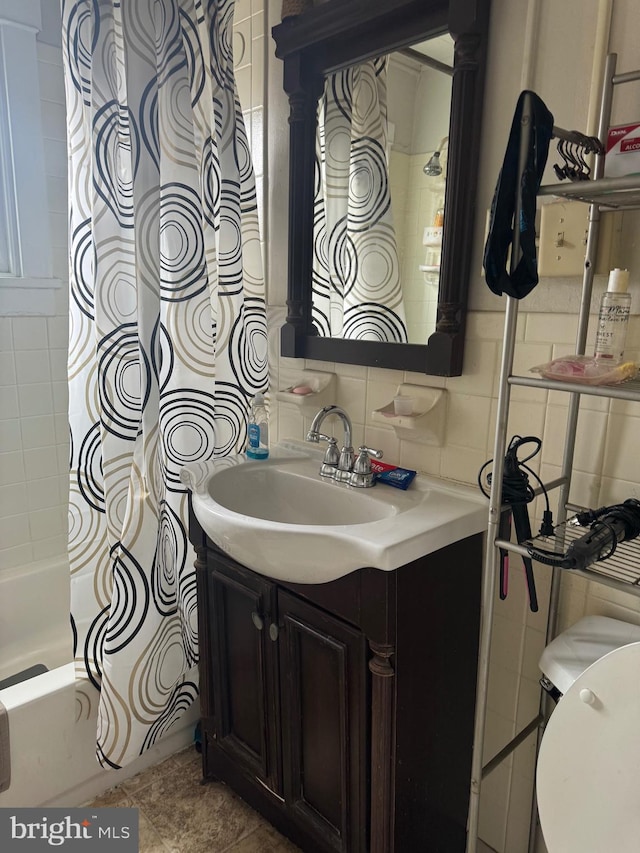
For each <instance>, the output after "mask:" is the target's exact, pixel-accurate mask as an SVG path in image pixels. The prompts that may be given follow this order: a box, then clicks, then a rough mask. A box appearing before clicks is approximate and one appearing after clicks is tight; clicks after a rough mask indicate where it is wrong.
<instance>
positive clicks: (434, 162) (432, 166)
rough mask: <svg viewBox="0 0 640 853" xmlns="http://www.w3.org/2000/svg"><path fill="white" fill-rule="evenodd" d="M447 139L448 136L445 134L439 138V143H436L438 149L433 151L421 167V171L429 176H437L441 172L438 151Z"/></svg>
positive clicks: (439, 151)
mask: <svg viewBox="0 0 640 853" xmlns="http://www.w3.org/2000/svg"><path fill="white" fill-rule="evenodd" d="M448 141H449V137H448V136H445V137H443V138H442V139H441V140H440V145H438V150H437V151H434V152H433V154H432V155H431V157H430V158H429V161H428V162H427V164H426V165H425V166H424V167H423V169H422V171H423V172H424V173H425V175H427V177H429V178H437V177H438V176H439V175H441V174H442V165H441V163H440V153H441V151H442V149H443V148H444V146H445V145H446V144H447V142H448Z"/></svg>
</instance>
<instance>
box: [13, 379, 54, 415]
mask: <svg viewBox="0 0 640 853" xmlns="http://www.w3.org/2000/svg"><path fill="white" fill-rule="evenodd" d="M18 402H19V406H20V415H21V416H22V417H32V416H33V415H49V414H53V394H52V386H51V383H44V382H40V383H34V384H33V385H23V386H22V387H20V388H18Z"/></svg>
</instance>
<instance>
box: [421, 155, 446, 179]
mask: <svg viewBox="0 0 640 853" xmlns="http://www.w3.org/2000/svg"><path fill="white" fill-rule="evenodd" d="M422 171H423V172H424V173H425V175H427V176H428V177H430V178H437V177H438V175H441V174H442V166H441V165H440V152H439V151H434V153H433V154H432V155H431V159H430V160H429V162H428V163H427V165H426V166H425V167H424V169H423V170H422Z"/></svg>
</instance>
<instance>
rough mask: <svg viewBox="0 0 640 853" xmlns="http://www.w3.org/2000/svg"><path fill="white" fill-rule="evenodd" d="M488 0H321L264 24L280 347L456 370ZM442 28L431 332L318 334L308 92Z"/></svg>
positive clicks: (295, 354)
mask: <svg viewBox="0 0 640 853" xmlns="http://www.w3.org/2000/svg"><path fill="white" fill-rule="evenodd" d="M489 5H490V0H328V2H325V3H322V4H321V5H318V6H315V7H314V8H312V9H309V10H308V11H305V12H303V13H302V14H300V15H297V16H294V17H287V18H285V19H284V20H283V22H282V23H281V24H278V26H276V27H274V28H273V38H274V40H275V42H276V56H278V57H279V58H280V59H282V60H283V61H284V89H285V92H286V93H287V95H288V97H289V108H290V113H289V124H290V137H289V138H290V150H289V155H290V161H289V273H288V289H287V293H288V297H287V307H288V314H287V321H286V324H285V325H284V326H283V327H282V332H281V353H282V355H283V356H287V357H289V358H309V359H317V360H320V361H334V362H342V363H346V364H363V365H369V366H374V367H388V368H393V369H396V370H411V371H415V372H418V373H427V374H432V375H438V376H459V375H460V374H461V373H462V357H463V350H464V334H465V315H466V306H467V291H468V284H469V273H470V264H471V251H470V249H471V245H472V241H473V225H474V218H475V196H476V178H477V170H478V154H479V144H480V130H481V119H482V95H483V89H484V70H485V54H486V42H487V29H488V19H489ZM447 32H448V33H450V35H451V37H452V39H453V41H454V44H455V53H454V72H453V85H452V94H451V118H450V124H449V150H448V170H447V183H446V192H445V218H444V232H443V250H442V261H441V270H440V285H439V291H438V320H437V325H436V331H435V332H434V333H433V334H432V335H431V336H430V337H429V340H428V342H427V343H426V344H398V343H384V342H377V341H357V340H342V339H339V338H327V337H320V336H318V334H317V332H316V330H315V328H314V326H313V323H312V319H311V299H312V293H311V265H312V251H313V249H312V246H313V239H312V234H313V190H314V156H315V134H316V121H317V119H316V111H317V105H318V99H319V98H320V96H321V94H322V92H323V88H324V77H325V75H326V74H328V73H330V72H332V71H336V70H337V69H339V68H344V67H346V66H348V65H353V64H354V63H357V62H362V61H363V60H365V59H369V58H371V57H372V56H378V55H380V54H383V53H389V52H391V51H393V50H397V49H399V48H402V47H406V46H409V45H411V44H412V43H415V42H417V41H423V40H425V39H427V38H429V37H432V36H438V35H442V34H444V33H447Z"/></svg>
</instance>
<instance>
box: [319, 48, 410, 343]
mask: <svg viewBox="0 0 640 853" xmlns="http://www.w3.org/2000/svg"><path fill="white" fill-rule="evenodd" d="M386 79H387V58H386V57H378V58H377V59H373V60H368V61H367V62H363V63H361V64H360V65H354V66H352V67H350V68H346V69H344V70H342V71H338V72H336V73H335V74H331V75H329V77H328V78H327V80H326V83H325V92H324V98H323V100H322V103H321V108H320V112H319V116H318V134H317V138H316V163H315V168H316V174H315V195H314V226H313V227H314V253H313V282H312V288H313V311H312V316H313V321H314V323H315V325H316V327H317V328H318V331H319V333H320V334H321V335H323V336H326V337H341V338H352V339H357V340H373V341H394V342H398V343H406V341H407V327H406V320H405V311H404V305H403V299H402V285H401V280H400V264H399V259H398V248H397V244H396V236H395V230H394V227H393V217H392V211H391V192H390V187H389V171H388V167H387V83H386Z"/></svg>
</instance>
